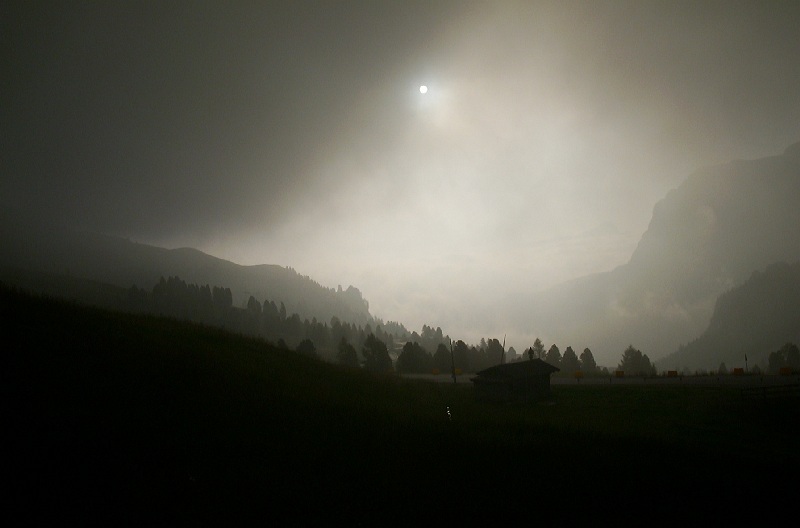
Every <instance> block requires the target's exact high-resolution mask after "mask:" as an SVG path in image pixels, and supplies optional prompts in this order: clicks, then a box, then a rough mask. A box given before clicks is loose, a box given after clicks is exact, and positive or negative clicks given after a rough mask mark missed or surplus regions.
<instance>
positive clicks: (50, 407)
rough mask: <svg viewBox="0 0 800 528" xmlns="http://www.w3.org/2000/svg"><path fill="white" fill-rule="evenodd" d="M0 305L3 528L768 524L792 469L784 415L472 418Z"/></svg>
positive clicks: (430, 400) (147, 331)
mask: <svg viewBox="0 0 800 528" xmlns="http://www.w3.org/2000/svg"><path fill="white" fill-rule="evenodd" d="M0 295H2V314H0V315H1V316H2V321H3V328H4V332H3V340H4V346H3V352H2V354H3V368H2V380H3V381H2V389H3V398H2V401H3V422H4V427H3V442H4V446H3V450H2V457H3V468H4V469H3V479H4V483H5V484H6V489H8V490H9V491H7V492H6V494H5V496H4V503H5V504H6V505H7V506H6V508H5V511H4V513H5V514H6V515H7V516H9V518H12V516H13V517H18V518H21V519H24V520H25V521H26V522H27V521H30V522H31V523H35V522H38V521H42V520H46V521H50V522H57V523H59V524H60V523H74V522H104V523H109V524H111V523H113V524H114V525H120V524H136V525H148V526H151V525H163V524H167V525H187V524H209V525H220V524H223V523H224V524H247V525H250V524H256V523H258V524H268V525H280V526H286V525H302V526H310V525H318V524H330V523H333V522H346V523H348V524H350V525H361V526H388V525H408V524H411V523H417V524H419V523H422V524H425V525H433V524H439V523H443V524H446V525H451V524H458V523H462V522H476V521H493V520H494V521H498V522H504V521H512V520H513V519H520V518H522V519H527V520H530V522H545V523H561V522H564V523H571V522H575V521H578V520H597V521H598V522H602V521H603V520H606V521H609V522H611V521H612V520H613V521H614V522H615V523H616V524H633V523H637V524H638V523H640V522H641V521H642V520H643V519H645V518H650V519H653V520H654V522H655V521H661V522H666V521H673V520H677V519H693V520H695V521H697V520H701V521H702V520H707V521H712V520H714V521H719V520H721V519H725V518H736V519H738V520H742V519H747V518H748V517H751V518H753V519H755V518H764V516H765V515H772V514H774V515H778V516H780V515H783V512H789V511H790V510H787V509H784V508H785V506H786V505H788V504H789V503H788V502H782V500H784V501H790V500H791V499H790V498H789V496H788V495H785V494H784V495H782V494H781V493H778V492H777V490H776V488H775V487H774V483H776V482H787V483H791V482H795V481H796V478H797V477H796V475H797V474H798V473H797V470H798V469H800V462H799V460H800V457H799V456H798V455H797V447H796V438H797V423H798V420H797V418H798V411H797V409H798V405H797V401H796V399H795V400H780V401H778V402H777V403H776V402H767V403H754V402H752V401H750V400H747V401H745V400H736V401H734V402H733V403H731V404H728V403H724V402H723V401H722V400H719V399H718V398H717V396H715V395H717V394H718V393H716V392H714V393H711V392H709V393H707V394H706V393H703V394H700V397H699V398H694V399H689V397H688V396H680V395H679V393H671V392H657V391H653V392H649V393H645V392H630V393H626V394H635V395H638V396H636V398H638V400H637V401H632V402H627V400H626V396H625V394H624V393H618V392H614V391H609V390H608V389H607V388H603V389H602V392H592V391H591V389H590V388H586V389H584V392H583V393H581V392H580V390H575V389H573V388H561V389H559V388H558V387H556V388H554V392H555V397H554V400H553V401H551V402H548V403H550V405H534V406H529V407H513V406H488V405H481V404H479V403H476V402H475V401H474V400H473V398H472V394H471V388H470V387H469V386H468V384H459V385H456V386H451V385H447V384H439V383H427V382H423V381H409V380H401V379H399V378H397V377H376V376H371V375H368V374H367V373H364V372H360V371H355V370H345V369H341V368H337V367H334V366H332V365H329V364H325V363H323V362H320V361H316V360H313V359H310V358H305V357H302V356H301V355H298V354H296V353H293V352H290V351H286V350H278V349H275V348H273V347H272V346H270V345H268V344H267V343H265V342H263V341H259V340H256V339H252V338H246V337H242V336H237V335H233V334H229V333H225V332H223V331H221V330H219V329H214V328H210V327H203V326H200V325H194V324H188V323H184V322H179V321H174V320H168V319H161V318H156V317H150V316H135V315H130V314H121V313H115V312H110V311H103V310H98V309H92V308H86V307H82V306H79V305H76V304H71V303H66V302H61V301H53V300H47V299H41V298H36V297H31V296H28V295H23V294H20V293H17V292H14V291H9V290H5V289H3V290H2V292H0ZM559 390H561V391H563V392H561V393H559V392H558V391H559ZM598 390H599V389H598ZM621 390H622V389H621ZM632 390H633V389H632ZM635 390H640V391H641V390H643V389H635ZM709 390H710V389H709ZM662 391H663V389H662ZM599 394H603V396H598V395H599ZM687 394H688V393H687ZM642 395H647V396H646V397H643V396H642ZM709 395H710V396H709ZM626 402H627V403H626ZM675 402H677V403H675ZM631 406H633V407H631ZM712 407H713V408H712ZM631 408H636V409H647V410H646V411H637V412H635V413H629V411H630V409H631ZM712 411H713V412H714V415H713V416H719V418H718V419H711V420H709V416H712V415H711V414H710V413H711V412H712ZM626 413H629V415H628V414H626ZM637 416H638V418H637ZM695 416H696V418H695ZM744 422H748V423H749V424H750V425H748V427H750V428H751V429H753V428H755V429H757V430H755V431H751V432H744V431H743V427H744V425H743V423H744ZM606 424H608V425H606ZM704 428H705V429H704ZM737 435H739V436H738V437H737ZM782 496H783V497H784V499H781V497H782ZM20 516H21V517H20Z"/></svg>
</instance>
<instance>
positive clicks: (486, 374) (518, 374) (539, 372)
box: [473, 358, 561, 380]
mask: <svg viewBox="0 0 800 528" xmlns="http://www.w3.org/2000/svg"><path fill="white" fill-rule="evenodd" d="M559 370H561V369H559V368H558V367H554V366H553V365H551V364H549V363H546V362H544V361H542V360H541V359H539V358H536V359H532V360H523V361H514V362H511V363H504V364H502V365H495V366H493V367H489V368H487V369H483V370H481V371H480V372H478V373H477V375H476V377H475V378H473V379H480V380H509V379H519V378H528V377H532V376H549V375H550V374H552V373H553V372H558V371H559Z"/></svg>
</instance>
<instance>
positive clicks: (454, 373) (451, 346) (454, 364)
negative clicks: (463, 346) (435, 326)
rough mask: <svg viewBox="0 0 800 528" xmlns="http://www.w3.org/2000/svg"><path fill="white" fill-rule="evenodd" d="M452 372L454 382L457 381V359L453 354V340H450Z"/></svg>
mask: <svg viewBox="0 0 800 528" xmlns="http://www.w3.org/2000/svg"><path fill="white" fill-rule="evenodd" d="M450 372H451V373H452V374H453V383H456V360H455V356H454V355H453V340H452V339H451V340H450Z"/></svg>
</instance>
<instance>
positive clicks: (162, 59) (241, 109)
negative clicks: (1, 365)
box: [3, 2, 447, 235]
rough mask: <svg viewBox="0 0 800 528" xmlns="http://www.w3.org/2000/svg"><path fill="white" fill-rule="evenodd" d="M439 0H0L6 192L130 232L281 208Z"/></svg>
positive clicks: (232, 221)
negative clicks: (418, 1) (1, 3)
mask: <svg viewBox="0 0 800 528" xmlns="http://www.w3.org/2000/svg"><path fill="white" fill-rule="evenodd" d="M446 7H447V6H446V5H445V4H437V5H434V6H430V7H425V6H424V4H423V5H415V4H414V3H408V2H400V3H389V2H380V3H375V2H338V3H332V2H331V3H319V2H283V3H274V2H266V3H265V2H254V3H248V2H232V3H229V2H177V3H176V2H166V3H165V2H110V3H88V4H87V3H77V2H75V3H73V2H53V3H31V2H23V3H15V4H13V5H11V6H7V7H6V9H5V12H6V16H4V17H3V18H4V31H3V33H4V35H6V36H5V39H6V43H7V45H6V46H4V48H5V51H4V70H5V72H6V73H7V75H4V78H5V79H6V81H5V88H6V89H5V90H4V92H5V93H4V99H5V101H6V102H5V104H4V112H3V114H4V119H3V121H4V125H3V126H4V130H5V131H6V132H5V133H4V136H5V139H4V144H5V148H4V150H5V153H6V155H5V156H4V174H5V176H4V179H5V180H6V181H5V185H4V191H5V192H4V195H5V197H7V198H10V197H12V196H13V197H14V198H13V202H14V203H18V204H19V203H24V204H25V205H26V207H30V208H32V209H33V210H36V211H42V210H44V211H48V212H49V214H54V215H60V216H65V217H67V218H70V219H71V220H72V221H74V222H77V223H82V224H85V225H86V226H87V227H97V226H105V227H106V228H111V229H116V230H120V231H128V232H130V233H139V234H152V233H154V232H155V233H158V234H159V235H164V234H167V233H171V234H180V233H183V234H186V233H187V232H203V231H205V230H209V229H216V228H219V227H220V226H226V228H232V229H235V228H236V227H241V225H242V224H247V223H251V222H254V221H259V222H260V221H270V220H275V219H277V218H280V217H281V216H282V215H283V214H285V213H286V211H287V210H289V211H290V210H291V209H292V204H291V199H292V193H293V192H294V191H293V188H294V187H293V182H295V181H296V180H297V179H298V178H303V177H305V175H304V174H303V172H304V171H303V169H304V165H305V164H306V163H308V162H309V160H312V159H314V158H315V157H316V156H317V153H318V152H319V151H320V150H323V151H324V149H325V145H326V143H327V142H328V141H330V139H331V138H332V137H335V136H336V127H337V126H338V124H339V123H340V122H341V121H342V120H343V119H344V117H345V116H346V115H347V114H348V112H350V110H351V108H353V107H354V106H355V105H356V104H357V103H358V100H359V98H360V97H361V95H362V93H363V92H364V91H368V90H370V89H371V87H372V86H373V85H374V84H375V83H376V82H382V81H383V79H384V77H386V76H389V75H393V74H394V73H393V71H394V70H396V69H397V68H398V65H400V66H402V65H403V63H404V62H405V61H407V60H408V58H409V56H410V55H411V50H412V48H413V47H414V46H417V45H419V44H420V40H419V39H420V36H419V35H420V34H421V35H423V38H424V35H425V34H426V33H427V31H428V30H429V29H431V26H435V25H436V24H437V23H438V22H439V21H440V19H441V17H443V16H444V11H445V10H446V9H445V8H446ZM420 15H421V16H420Z"/></svg>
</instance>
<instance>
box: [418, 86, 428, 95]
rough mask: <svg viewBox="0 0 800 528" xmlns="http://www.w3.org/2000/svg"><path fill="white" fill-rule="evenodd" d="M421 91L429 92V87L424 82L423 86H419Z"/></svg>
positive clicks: (423, 92)
mask: <svg viewBox="0 0 800 528" xmlns="http://www.w3.org/2000/svg"><path fill="white" fill-rule="evenodd" d="M419 93H421V94H426V93H428V87H427V86H425V85H424V84H423V85H422V86H420V87H419Z"/></svg>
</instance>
